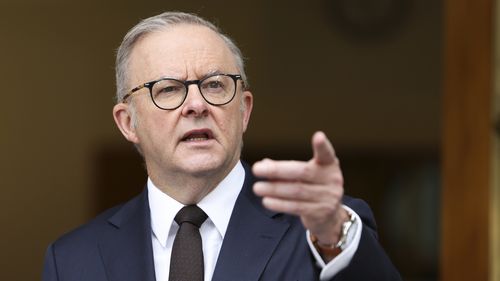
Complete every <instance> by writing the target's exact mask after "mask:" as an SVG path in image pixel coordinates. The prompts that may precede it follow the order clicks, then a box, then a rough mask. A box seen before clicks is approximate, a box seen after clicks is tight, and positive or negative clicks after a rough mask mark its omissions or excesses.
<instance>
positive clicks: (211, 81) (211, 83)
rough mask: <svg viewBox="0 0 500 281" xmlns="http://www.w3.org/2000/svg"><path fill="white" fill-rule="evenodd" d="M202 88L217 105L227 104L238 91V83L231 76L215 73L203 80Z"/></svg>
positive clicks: (208, 98)
mask: <svg viewBox="0 0 500 281" xmlns="http://www.w3.org/2000/svg"><path fill="white" fill-rule="evenodd" d="M200 90H201V93H202V94H203V96H204V97H205V99H206V100H207V101H208V102H210V103H212V104H216V105H218V104H225V103H228V102H229V101H230V100H231V99H232V98H233V96H234V94H235V93H236V83H235V81H234V80H233V78H231V77H229V76H226V75H214V76H210V77H208V78H206V79H205V80H203V81H202V82H201V84H200Z"/></svg>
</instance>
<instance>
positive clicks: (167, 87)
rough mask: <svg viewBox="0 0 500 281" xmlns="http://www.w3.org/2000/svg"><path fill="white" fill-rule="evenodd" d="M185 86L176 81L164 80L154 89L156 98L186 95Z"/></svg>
mask: <svg viewBox="0 0 500 281" xmlns="http://www.w3.org/2000/svg"><path fill="white" fill-rule="evenodd" d="M184 90H185V89H184V85H183V84H181V83H179V82H178V81H174V80H163V81H159V82H158V83H156V84H155V85H154V87H153V94H154V96H155V97H156V96H172V95H176V94H183V93H184Z"/></svg>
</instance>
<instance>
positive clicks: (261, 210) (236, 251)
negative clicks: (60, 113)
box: [43, 12, 400, 281]
mask: <svg viewBox="0 0 500 281" xmlns="http://www.w3.org/2000/svg"><path fill="white" fill-rule="evenodd" d="M116 73H117V101H118V102H117V104H116V105H115V106H114V108H113V116H114V119H115V122H116V124H117V126H118V128H119V129H120V131H121V133H122V134H123V135H124V137H125V138H126V139H127V140H128V141H130V142H132V143H134V144H135V145H136V147H137V148H138V150H139V151H140V153H141V154H142V155H143V157H144V161H145V163H146V167H147V172H148V176H149V178H148V182H147V187H146V189H145V190H144V192H143V193H142V194H141V195H139V196H138V197H136V198H134V199H132V200H131V201H129V202H127V203H125V204H123V205H121V206H118V207H115V208H113V209H111V210H108V211H106V212H105V213H103V214H101V215H100V216H98V217H97V218H96V219H94V220H93V221H91V222H90V223H88V224H87V225H84V226H83V227H81V228H79V229H77V230H75V231H73V232H71V233H69V234H66V235H64V236H63V237H62V238H60V239H59V240H58V241H56V242H55V243H53V244H52V245H51V246H50V247H49V249H48V250H47V254H46V261H45V267H44V274H43V279H44V280H45V281H51V280H60V281H67V280H92V281H100V280H108V281H113V280H114V281H118V280H119V281H127V280H130V281H132V280H141V281H142V280H150V281H152V280H158V281H166V280H176V281H181V280H182V281H190V280H232V281H236V280H238V281H239V280H273V281H275V280H400V277H399V274H398V272H397V270H396V269H395V268H394V267H393V265H392V264H391V262H390V261H389V259H388V258H387V256H386V255H385V253H384V251H383V250H382V248H381V247H380V245H379V244H378V242H377V240H376V238H377V236H376V232H375V223H374V220H373V217H372V214H371V211H370V210H369V208H368V207H367V206H366V204H365V203H363V202H362V201H360V200H356V199H352V198H348V197H343V178H342V173H341V170H340V167H339V161H338V159H337V157H336V156H335V152H334V150H333V147H332V146H331V144H330V142H329V140H328V139H327V138H326V136H325V135H324V134H323V133H321V132H317V133H316V134H314V136H313V138H312V147H313V151H314V156H313V158H312V159H311V160H310V161H308V162H299V161H273V160H269V159H265V160H263V161H260V162H258V163H256V164H254V166H253V167H252V169H250V168H249V167H247V166H246V164H244V163H242V162H240V152H241V147H242V136H243V133H244V132H245V130H246V128H247V125H248V122H249V119H250V114H251V111H252V105H253V97H252V94H251V92H250V91H249V90H248V88H247V85H248V83H247V82H246V76H245V72H244V67H243V60H242V55H241V53H240V51H239V49H238V48H237V47H236V46H235V44H234V43H233V42H232V41H231V40H230V39H229V38H228V37H226V36H225V35H223V34H221V33H220V31H219V30H218V29H217V28H216V27H215V26H213V25H212V24H211V23H209V22H207V21H205V20H203V19H201V18H199V17H197V16H194V15H190V14H185V13H178V12H174V13H170V12H167V13H164V14H161V15H158V16H155V17H152V18H149V19H146V20H144V21H142V22H141V23H139V24H138V25H137V26H135V27H134V28H132V29H131V30H130V31H129V33H128V34H127V35H126V36H125V38H124V40H123V42H122V44H121V46H120V48H119V50H118V54H117V66H116ZM255 177H258V178H261V179H265V180H261V181H256V178H255ZM188 216H194V218H189V219H188V218H186V217H188Z"/></svg>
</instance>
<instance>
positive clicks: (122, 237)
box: [99, 189, 155, 281]
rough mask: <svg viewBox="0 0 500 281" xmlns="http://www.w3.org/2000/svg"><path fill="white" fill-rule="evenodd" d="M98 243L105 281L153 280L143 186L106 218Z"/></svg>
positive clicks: (146, 207)
mask: <svg viewBox="0 0 500 281" xmlns="http://www.w3.org/2000/svg"><path fill="white" fill-rule="evenodd" d="M108 222H109V223H110V225H109V227H110V228H111V230H110V231H107V232H106V234H105V235H104V238H103V239H102V240H101V241H100V243H99V251H100V254H101V257H102V260H103V263H104V266H105V268H106V274H107V277H108V280H109V281H155V272H154V261H153V250H152V245H151V220H150V212H149V203H148V196H147V189H145V190H144V192H142V193H141V195H139V196H138V197H136V198H134V199H133V200H131V201H129V202H128V203H126V204H125V205H123V207H122V208H121V209H120V210H119V211H118V212H117V213H115V214H114V215H113V216H112V217H110V218H109V220H108Z"/></svg>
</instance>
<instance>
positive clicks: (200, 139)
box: [186, 137, 207, 141]
mask: <svg viewBox="0 0 500 281" xmlns="http://www.w3.org/2000/svg"><path fill="white" fill-rule="evenodd" d="M203 140H207V138H200V137H196V138H195V137H193V138H187V139H186V141H203Z"/></svg>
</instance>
